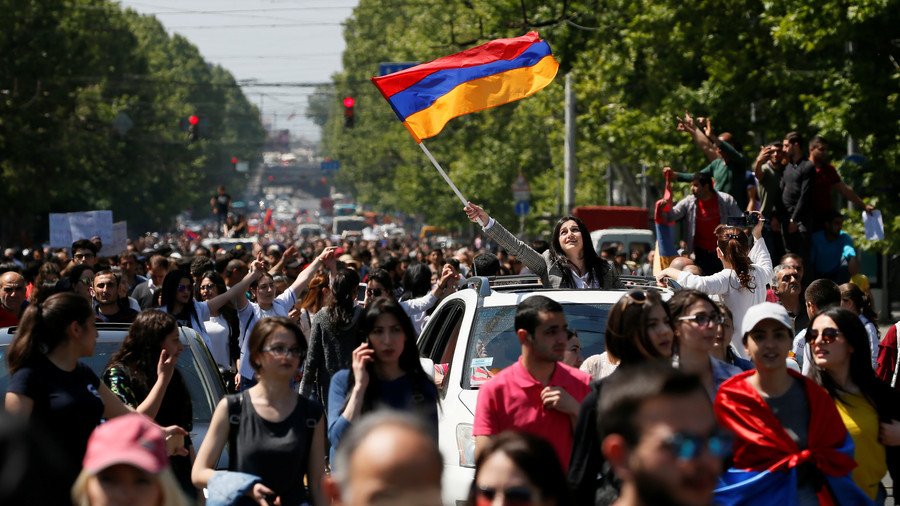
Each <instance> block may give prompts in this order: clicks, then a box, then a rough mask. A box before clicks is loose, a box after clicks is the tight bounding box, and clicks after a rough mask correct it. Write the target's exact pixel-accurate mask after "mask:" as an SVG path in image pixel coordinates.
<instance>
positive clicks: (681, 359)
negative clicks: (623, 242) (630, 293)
mask: <svg viewBox="0 0 900 506" xmlns="http://www.w3.org/2000/svg"><path fill="white" fill-rule="evenodd" d="M668 305H669V311H671V312H672V321H673V322H674V327H675V337H676V339H677V341H678V350H677V355H678V368H679V369H681V370H682V371H684V372H686V373H688V374H694V375H696V376H697V377H699V378H700V383H702V384H703V387H704V388H705V389H706V392H707V393H708V394H709V398H710V400H712V399H713V398H714V397H715V395H716V391H717V390H718V389H719V385H721V384H722V382H724V381H725V380H727V379H728V378H730V377H732V376H734V375H735V374H737V373H739V372H741V369H740V368H739V367H737V366H734V365H731V364H727V363H725V362H723V361H721V360H718V359H716V358H714V357H713V356H712V355H711V353H712V351H713V346H714V344H715V340H716V335H717V334H718V333H719V325H721V324H722V323H723V322H724V318H723V317H722V314H721V313H720V312H719V308H718V307H717V306H716V304H715V303H714V302H713V301H712V300H711V299H710V298H709V296H708V295H706V294H705V293H703V292H700V291H697V290H691V289H686V290H679V291H678V292H676V293H675V295H674V296H673V297H672V298H671V299H669V301H668Z"/></svg>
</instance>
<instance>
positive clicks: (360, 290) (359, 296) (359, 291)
mask: <svg viewBox="0 0 900 506" xmlns="http://www.w3.org/2000/svg"><path fill="white" fill-rule="evenodd" d="M356 300H358V301H360V302H362V301H364V300H366V284H365V283H360V284H359V286H358V287H357V288H356Z"/></svg>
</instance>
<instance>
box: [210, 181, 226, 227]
mask: <svg viewBox="0 0 900 506" xmlns="http://www.w3.org/2000/svg"><path fill="white" fill-rule="evenodd" d="M209 206H210V208H212V213H213V214H214V215H216V220H217V221H218V222H219V227H221V226H222V224H223V223H225V217H226V216H228V211H230V210H231V195H229V194H227V193H225V185H219V187H218V188H216V194H215V195H213V196H212V198H211V199H209Z"/></svg>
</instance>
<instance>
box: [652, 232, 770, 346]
mask: <svg viewBox="0 0 900 506" xmlns="http://www.w3.org/2000/svg"><path fill="white" fill-rule="evenodd" d="M763 221H764V220H763V219H761V218H760V220H759V222H758V223H757V224H756V226H755V227H753V238H754V239H755V242H754V243H753V248H750V247H749V239H748V238H747V234H746V233H745V232H744V231H743V230H742V229H740V228H738V227H732V226H728V225H719V226H718V227H716V231H715V234H716V254H717V255H718V257H719V260H721V261H722V265H723V267H724V269H722V270H721V271H719V272H717V273H715V274H712V275H709V276H697V275H695V274H691V273H689V272H685V271H679V270H678V269H673V268H671V267H668V268H666V269H663V270H662V271H660V272H659V274H657V276H656V277H657V279H659V280H660V281H662V280H663V279H664V278H672V279H675V280H676V281H678V283H680V284H681V285H682V286H684V287H685V288H694V289H696V290H700V291H701V292H704V293H706V294H708V295H718V296H719V299H720V300H721V301H722V302H723V303H724V304H725V305H726V306H728V309H730V310H731V313H732V314H733V315H734V321H736V322H740V321H743V320H744V314H745V313H746V312H747V310H748V309H750V307H751V306H755V305H757V304H760V303H762V302H765V301H766V282H767V281H768V280H770V279H772V259H771V258H770V257H769V250H768V249H767V248H766V243H765V241H763V239H762V227H763ZM748 249H749V252H748ZM741 335H742V334H741V333H740V332H735V333H734V335H733V336H732V344H734V348H735V351H737V352H738V354H739V355H740V356H741V358H747V356H746V351H745V350H744V345H743V343H742V342H741Z"/></svg>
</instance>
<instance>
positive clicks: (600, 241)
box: [591, 228, 656, 255]
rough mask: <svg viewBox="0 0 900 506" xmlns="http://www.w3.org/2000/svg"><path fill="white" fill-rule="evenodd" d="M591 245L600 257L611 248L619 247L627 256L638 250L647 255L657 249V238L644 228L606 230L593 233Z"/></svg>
mask: <svg viewBox="0 0 900 506" xmlns="http://www.w3.org/2000/svg"><path fill="white" fill-rule="evenodd" d="M591 244H593V245H594V250H595V251H596V252H597V254H598V255H599V254H600V253H601V252H602V251H603V250H605V249H607V248H609V247H610V246H618V247H619V249H620V250H621V251H624V252H625V254H629V253H631V252H632V251H634V250H638V251H640V252H641V254H642V255H646V254H647V253H649V252H650V251H652V250H653V248H655V247H656V237H655V235H654V233H653V231H652V230H647V229H644V228H605V229H603V230H594V231H593V232H591Z"/></svg>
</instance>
